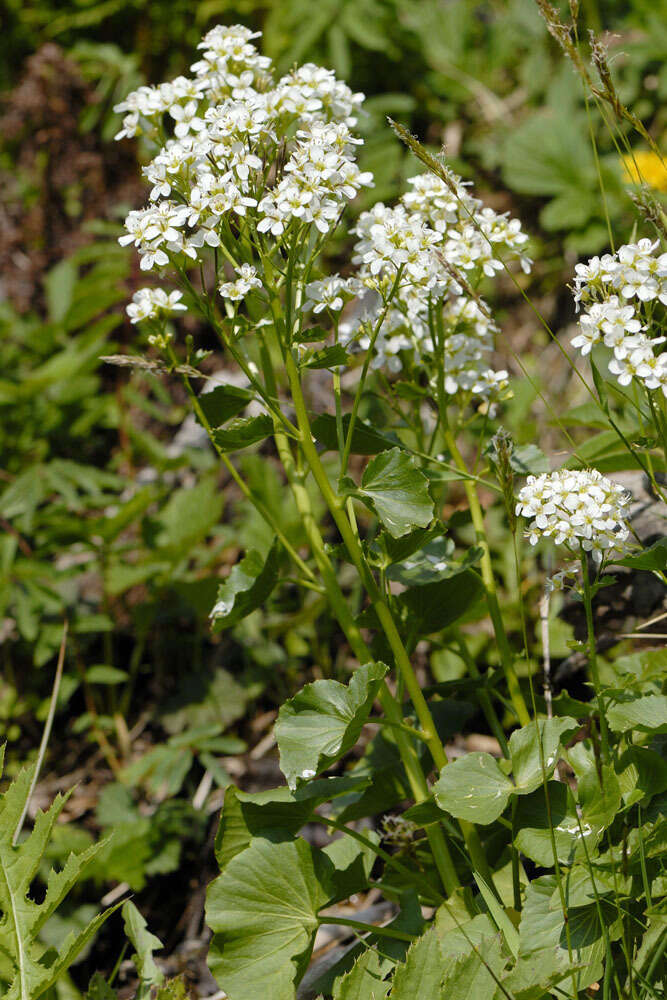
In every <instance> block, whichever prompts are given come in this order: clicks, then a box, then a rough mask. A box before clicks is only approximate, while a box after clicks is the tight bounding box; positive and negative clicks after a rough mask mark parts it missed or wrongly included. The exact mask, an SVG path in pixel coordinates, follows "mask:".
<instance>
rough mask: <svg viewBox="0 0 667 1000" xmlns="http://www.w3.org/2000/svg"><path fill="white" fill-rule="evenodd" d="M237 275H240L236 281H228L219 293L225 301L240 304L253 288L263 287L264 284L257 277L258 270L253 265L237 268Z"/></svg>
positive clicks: (242, 265) (222, 285)
mask: <svg viewBox="0 0 667 1000" xmlns="http://www.w3.org/2000/svg"><path fill="white" fill-rule="evenodd" d="M236 273H237V275H238V277H237V279H236V281H227V282H224V283H223V284H221V285H220V286H219V288H218V291H219V292H220V294H221V295H222V297H223V299H229V300H230V301H232V302H240V301H241V299H244V298H245V297H246V295H247V294H248V292H249V291H250V290H251V288H261V287H262V282H261V280H260V278H259V277H258V276H257V269H256V268H254V267H253V266H252V265H251V264H241V266H240V267H237V268H236Z"/></svg>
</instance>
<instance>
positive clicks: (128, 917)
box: [123, 899, 164, 1000]
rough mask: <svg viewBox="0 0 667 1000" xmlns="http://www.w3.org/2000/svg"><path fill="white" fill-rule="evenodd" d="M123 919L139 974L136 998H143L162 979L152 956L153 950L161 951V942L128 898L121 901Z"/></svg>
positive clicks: (149, 994) (139, 999) (138, 999)
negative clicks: (123, 901) (132, 946)
mask: <svg viewBox="0 0 667 1000" xmlns="http://www.w3.org/2000/svg"><path fill="white" fill-rule="evenodd" d="M123 921H124V923H125V933H126V934H127V936H128V938H129V939H130V941H131V942H132V944H133V945H134V948H135V954H134V955H133V956H132V961H133V962H134V965H135V968H136V970H137V973H138V975H139V989H138V990H137V994H136V1000H145V998H148V997H150V996H151V987H153V986H159V985H160V984H161V983H162V981H163V980H164V975H163V974H162V973H161V972H160V970H159V969H158V967H157V965H156V964H155V959H154V958H153V952H154V951H161V949H162V948H163V944H162V942H161V941H160V939H159V938H158V937H156V936H155V934H151V932H150V931H149V930H148V928H147V927H146V921H145V920H144V918H143V917H142V915H141V914H140V913H139V910H138V909H137V908H136V906H135V905H134V903H133V902H132V901H131V900H129V899H128V900H127V901H126V902H125V903H123Z"/></svg>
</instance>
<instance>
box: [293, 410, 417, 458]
mask: <svg viewBox="0 0 667 1000" xmlns="http://www.w3.org/2000/svg"><path fill="white" fill-rule="evenodd" d="M350 419H351V417H350V414H349V413H346V414H345V416H344V417H343V434H344V436H345V437H347V432H348V428H349V426H350ZM311 429H312V432H313V437H314V438H315V440H316V441H317V442H319V444H321V445H322V446H323V448H325V450H326V451H338V432H337V430H336V418H335V417H334V416H332V415H331V414H330V413H320V415H319V416H317V417H315V419H314V420H313V421H312V423H311ZM398 443H399V442H398V441H397V440H396V438H395V437H394V436H393V435H389V434H382V433H380V431H376V430H375V429H374V428H373V427H371V426H370V424H365V423H364V422H363V420H356V421H355V424H354V431H353V432H352V447H351V449H350V451H351V454H353V455H379V454H380V452H381V451H388V449H390V448H395V447H396V446H397V444H398Z"/></svg>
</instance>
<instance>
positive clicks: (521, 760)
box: [510, 717, 579, 795]
mask: <svg viewBox="0 0 667 1000" xmlns="http://www.w3.org/2000/svg"><path fill="white" fill-rule="evenodd" d="M578 728H579V723H578V722H577V720H576V719H570V718H567V717H566V718H563V719H540V720H539V721H536V722H531V723H529V724H528V725H527V726H524V727H523V728H522V729H517V730H515V731H514V732H513V733H512V735H511V736H510V756H511V758H512V773H513V775H514V781H515V784H516V791H517V794H519V795H525V794H527V793H528V792H534V791H535V789H536V788H539V786H540V785H541V784H542V760H544V775H545V777H546V778H550V777H551V775H552V774H553V771H554V768H555V766H556V763H557V762H558V747H559V745H560V742H561V740H562V738H563V736H564V735H565V734H566V733H573V732H575V730H577V729H578ZM540 743H541V744H542V757H540Z"/></svg>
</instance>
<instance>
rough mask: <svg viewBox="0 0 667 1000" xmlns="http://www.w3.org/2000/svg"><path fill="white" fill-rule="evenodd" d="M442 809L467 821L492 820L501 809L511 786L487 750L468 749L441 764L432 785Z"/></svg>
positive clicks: (512, 788)
mask: <svg viewBox="0 0 667 1000" xmlns="http://www.w3.org/2000/svg"><path fill="white" fill-rule="evenodd" d="M433 791H434V795H435V801H436V802H437V803H438V805H439V806H440V808H441V809H443V810H444V811H445V812H448V813H451V815H452V816H455V817H456V818H457V819H464V820H468V821H469V822H471V823H482V824H485V823H493V822H494V820H496V819H498V817H499V816H500V815H501V814H502V813H503V811H504V809H505V807H506V806H507V803H508V802H509V800H510V796H511V795H512V792H513V791H514V786H513V785H512V782H511V781H510V780H509V778H508V777H507V776H506V775H505V774H503V772H502V771H501V770H500V767H499V766H498V762H497V761H496V760H495V759H494V758H493V757H492V756H491V754H488V753H469V754H466V755H465V757H459V758H458V760H455V761H453V762H452V763H451V764H448V765H447V767H445V768H444V769H443V770H442V772H441V774H440V778H439V780H438V781H437V782H436V784H435V785H434V787H433Z"/></svg>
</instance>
